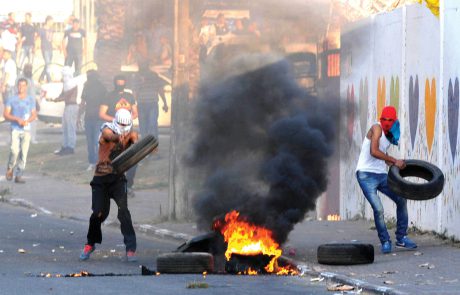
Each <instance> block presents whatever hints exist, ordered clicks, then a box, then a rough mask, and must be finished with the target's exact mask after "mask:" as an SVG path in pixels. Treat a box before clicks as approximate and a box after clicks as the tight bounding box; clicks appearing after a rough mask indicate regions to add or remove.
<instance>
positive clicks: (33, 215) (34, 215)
mask: <svg viewBox="0 0 460 295" xmlns="http://www.w3.org/2000/svg"><path fill="white" fill-rule="evenodd" d="M37 216H38V214H37V213H33V214H30V218H35V217H37Z"/></svg>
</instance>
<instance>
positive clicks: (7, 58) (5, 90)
mask: <svg viewBox="0 0 460 295" xmlns="http://www.w3.org/2000/svg"><path fill="white" fill-rule="evenodd" d="M17 77H18V73H17V68H16V62H15V61H14V59H13V58H12V54H11V51H10V50H3V73H2V81H1V83H0V91H1V92H2V94H3V103H6V102H7V101H8V98H9V97H10V96H12V95H13V94H14V91H15V90H14V88H15V85H16V79H17Z"/></svg>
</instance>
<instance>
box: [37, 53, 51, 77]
mask: <svg viewBox="0 0 460 295" xmlns="http://www.w3.org/2000/svg"><path fill="white" fill-rule="evenodd" d="M42 54H43V59H44V60H45V66H44V67H43V71H42V73H41V74H40V80H43V78H45V75H46V80H47V82H48V83H49V82H51V75H50V70H49V65H50V64H51V61H52V60H53V51H52V50H42Z"/></svg>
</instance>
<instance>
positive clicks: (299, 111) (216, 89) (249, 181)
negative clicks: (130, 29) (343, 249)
mask: <svg viewBox="0 0 460 295" xmlns="http://www.w3.org/2000/svg"><path fill="white" fill-rule="evenodd" d="M229 64H231V63H229ZM235 71H236V72H237V73H236V74H235ZM222 73H223V74H222V75H220V76H219V77H217V78H214V79H215V80H213V81H207V82H205V83H203V85H202V86H201V90H200V95H199V100H198V102H197V111H196V112H195V113H196V114H197V116H196V118H195V122H194V123H195V124H194V125H195V130H196V135H195V137H194V139H193V141H192V146H191V149H190V154H189V155H188V157H187V158H186V160H187V164H188V165H189V166H190V167H191V168H193V169H194V171H200V172H201V173H200V175H203V176H204V178H205V180H204V184H203V187H204V189H203V190H202V191H201V192H199V193H198V194H196V196H195V197H194V199H193V207H194V211H195V213H196V215H197V218H198V220H197V223H198V226H199V227H200V228H201V229H209V227H210V225H212V224H214V229H217V230H218V231H219V232H220V233H221V234H222V235H223V236H224V238H225V242H226V243H227V244H228V247H227V251H226V252H225V250H224V251H223V252H225V256H226V259H227V262H228V263H230V262H231V263H233V264H236V265H238V267H236V272H238V270H240V269H242V271H241V272H242V273H253V272H254V268H250V266H248V267H247V268H246V267H242V268H241V265H240V262H241V261H242V260H244V263H246V261H245V259H242V257H241V255H243V256H257V255H262V256H258V257H260V258H261V259H262V257H264V258H263V259H267V260H268V264H267V265H265V266H264V267H262V268H260V267H259V265H257V264H256V268H260V269H258V270H256V272H258V273H260V272H262V273H273V272H275V273H276V272H277V265H276V261H277V259H278V258H279V257H280V256H281V253H282V250H281V247H280V246H281V245H282V244H283V243H284V242H286V240H287V237H288V234H289V232H290V231H291V230H292V229H293V228H294V225H295V224H296V223H298V222H300V221H302V220H303V219H304V217H305V213H306V212H307V211H308V210H312V209H314V208H315V202H316V199H317V197H318V196H319V195H320V194H321V193H322V192H324V191H325V189H326V186H327V173H328V171H327V159H328V157H329V156H330V155H331V154H332V152H333V149H332V141H333V138H334V131H333V130H334V126H335V124H336V123H337V121H336V120H334V119H333V118H337V114H333V113H332V112H331V111H330V110H331V108H330V107H329V106H328V105H327V103H325V101H326V100H318V99H316V98H315V97H313V96H309V95H308V94H307V93H305V92H304V91H303V90H302V89H301V88H299V87H298V85H297V84H296V82H295V79H294V78H293V76H292V73H291V72H290V68H289V65H288V63H286V62H285V61H283V60H279V59H278V60H277V59H274V58H272V57H267V56H263V55H260V56H257V55H251V56H249V57H248V56H244V57H242V58H241V59H240V60H237V61H236V62H235V64H232V65H231V66H229V67H228V68H223V69H222ZM232 74H233V75H232ZM222 77H226V78H222ZM196 174H198V173H196ZM234 210H236V211H234ZM216 217H217V219H218V221H216ZM219 217H220V218H219ZM219 219H220V220H219ZM223 248H225V246H224V247H223ZM256 260H257V259H256ZM235 261H236V262H235ZM234 262H235V263H234ZM253 266H254V265H253ZM229 267H230V268H232V269H235V267H233V266H232V265H230V266H229ZM287 273H291V272H290V271H288V272H287Z"/></svg>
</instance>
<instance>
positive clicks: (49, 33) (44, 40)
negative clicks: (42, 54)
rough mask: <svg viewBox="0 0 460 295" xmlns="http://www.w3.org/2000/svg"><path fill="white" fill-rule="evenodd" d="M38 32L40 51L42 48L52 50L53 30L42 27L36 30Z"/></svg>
mask: <svg viewBox="0 0 460 295" xmlns="http://www.w3.org/2000/svg"><path fill="white" fill-rule="evenodd" d="M38 34H39V35H40V40H41V49H42V51H44V50H46V51H52V50H53V44H52V42H53V34H54V30H53V29H45V28H42V29H40V30H39V31H38Z"/></svg>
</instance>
